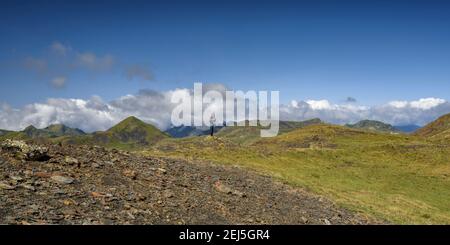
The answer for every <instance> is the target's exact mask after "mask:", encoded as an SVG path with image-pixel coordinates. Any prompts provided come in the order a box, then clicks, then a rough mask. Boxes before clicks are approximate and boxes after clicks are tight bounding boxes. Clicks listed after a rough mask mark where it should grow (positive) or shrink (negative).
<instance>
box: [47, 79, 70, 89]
mask: <svg viewBox="0 0 450 245" xmlns="http://www.w3.org/2000/svg"><path fill="white" fill-rule="evenodd" d="M66 80H67V78H66V77H55V78H53V79H52V80H51V81H50V84H51V85H52V86H53V87H54V88H64V87H65V86H66Z"/></svg>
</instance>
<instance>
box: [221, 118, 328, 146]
mask: <svg viewBox="0 0 450 245" xmlns="http://www.w3.org/2000/svg"><path fill="white" fill-rule="evenodd" d="M321 123H322V121H321V120H320V119H318V118H315V119H311V120H307V121H302V122H294V121H280V123H279V134H283V133H287V132H290V131H293V130H295V129H299V128H303V127H306V126H308V125H314V124H321ZM246 125H247V126H242V127H233V126H231V127H224V128H222V129H221V130H220V131H219V132H218V133H217V134H216V136H217V137H221V138H224V139H230V140H233V141H234V142H238V143H242V144H250V143H252V142H254V141H257V140H259V139H261V136H260V135H261V129H263V128H266V127H261V126H253V127H252V126H248V122H246Z"/></svg>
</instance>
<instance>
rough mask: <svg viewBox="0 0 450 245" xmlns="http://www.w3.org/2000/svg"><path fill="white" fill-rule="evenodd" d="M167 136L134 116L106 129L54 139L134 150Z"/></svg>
mask: <svg viewBox="0 0 450 245" xmlns="http://www.w3.org/2000/svg"><path fill="white" fill-rule="evenodd" d="M168 137H169V136H168V135H167V134H166V133H163V132H161V131H160V130H159V129H157V128H156V127H155V126H153V125H151V124H147V123H145V122H143V121H141V120H139V119H137V118H136V117H128V118H126V119H125V120H123V121H121V122H120V123H118V124H117V125H115V126H114V127H112V128H110V129H108V130H107V131H99V132H94V133H92V134H88V135H83V136H78V137H67V136H66V137H61V138H58V139H56V141H61V142H64V143H75V144H95V145H104V146H106V147H112V148H118V149H126V150H136V149H141V148H142V147H147V146H149V145H151V144H154V143H156V142H157V141H159V140H161V139H164V138H168Z"/></svg>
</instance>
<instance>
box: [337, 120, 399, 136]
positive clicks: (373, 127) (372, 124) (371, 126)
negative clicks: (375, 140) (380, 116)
mask: <svg viewBox="0 0 450 245" xmlns="http://www.w3.org/2000/svg"><path fill="white" fill-rule="evenodd" d="M345 126H347V127H349V128H355V129H363V130H368V131H378V132H387V133H396V132H398V130H397V129H396V128H395V127H394V126H392V125H390V124H387V123H384V122H380V121H374V120H362V121H359V122H357V123H355V124H346V125H345Z"/></svg>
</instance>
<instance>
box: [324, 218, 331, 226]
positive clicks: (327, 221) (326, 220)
mask: <svg viewBox="0 0 450 245" xmlns="http://www.w3.org/2000/svg"><path fill="white" fill-rule="evenodd" d="M323 222H324V223H325V224H326V225H331V222H330V221H329V220H328V219H323Z"/></svg>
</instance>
